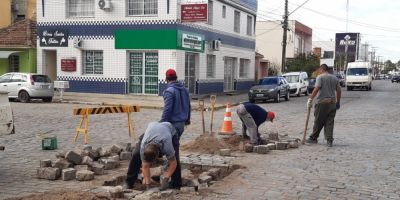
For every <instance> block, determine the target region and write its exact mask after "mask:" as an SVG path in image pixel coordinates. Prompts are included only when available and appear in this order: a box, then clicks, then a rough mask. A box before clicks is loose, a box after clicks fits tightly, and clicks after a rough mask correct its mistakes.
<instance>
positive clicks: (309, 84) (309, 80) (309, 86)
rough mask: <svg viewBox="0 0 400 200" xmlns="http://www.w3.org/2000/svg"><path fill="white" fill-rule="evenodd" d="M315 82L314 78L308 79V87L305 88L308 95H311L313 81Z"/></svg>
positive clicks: (313, 85)
mask: <svg viewBox="0 0 400 200" xmlns="http://www.w3.org/2000/svg"><path fill="white" fill-rule="evenodd" d="M316 80H317V79H316V78H314V77H311V78H308V86H307V90H308V93H310V94H311V93H312V91H313V90H314V87H315V81H316Z"/></svg>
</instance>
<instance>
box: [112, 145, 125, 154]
mask: <svg viewBox="0 0 400 200" xmlns="http://www.w3.org/2000/svg"><path fill="white" fill-rule="evenodd" d="M122 150H123V148H122V147H121V146H119V145H117V144H114V145H112V146H111V148H110V152H111V153H112V154H117V155H119V153H121V151H122Z"/></svg>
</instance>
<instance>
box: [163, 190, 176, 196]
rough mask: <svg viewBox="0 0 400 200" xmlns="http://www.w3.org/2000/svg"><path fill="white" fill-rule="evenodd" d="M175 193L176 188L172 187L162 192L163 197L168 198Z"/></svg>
mask: <svg viewBox="0 0 400 200" xmlns="http://www.w3.org/2000/svg"><path fill="white" fill-rule="evenodd" d="M175 194H176V190H171V189H168V190H165V191H161V192H160V196H161V198H168V197H171V196H174V195H175Z"/></svg>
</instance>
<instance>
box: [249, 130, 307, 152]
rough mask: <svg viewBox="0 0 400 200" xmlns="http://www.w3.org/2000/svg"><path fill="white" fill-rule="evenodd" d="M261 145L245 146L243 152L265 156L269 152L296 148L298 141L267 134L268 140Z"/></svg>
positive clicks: (275, 134)
mask: <svg viewBox="0 0 400 200" xmlns="http://www.w3.org/2000/svg"><path fill="white" fill-rule="evenodd" d="M262 141H263V143H264V144H263V145H252V144H245V145H244V147H243V150H244V151H245V152H247V153H251V152H254V153H258V154H267V153H268V152H269V151H271V150H286V149H290V148H298V147H299V143H300V139H298V138H290V137H288V136H287V135H281V136H279V134H278V133H269V134H268V138H265V139H263V140H262Z"/></svg>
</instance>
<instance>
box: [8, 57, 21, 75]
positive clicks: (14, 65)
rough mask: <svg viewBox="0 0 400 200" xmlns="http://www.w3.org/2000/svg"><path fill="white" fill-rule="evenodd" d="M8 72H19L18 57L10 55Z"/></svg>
mask: <svg viewBox="0 0 400 200" xmlns="http://www.w3.org/2000/svg"><path fill="white" fill-rule="evenodd" d="M8 70H9V71H10V72H19V56H18V55H11V56H10V57H9V69H8Z"/></svg>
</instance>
